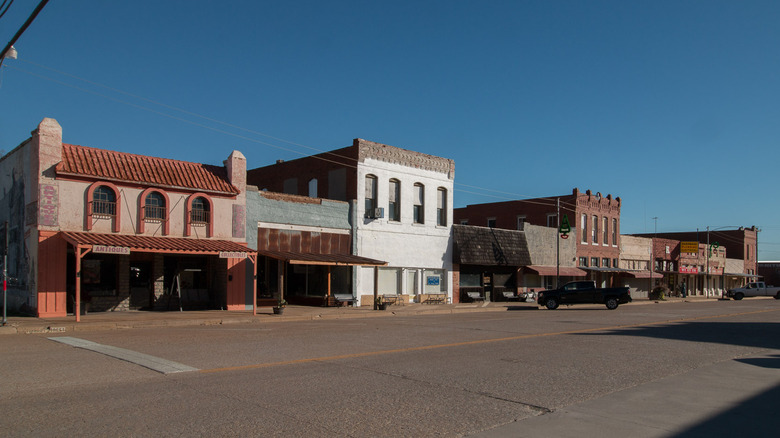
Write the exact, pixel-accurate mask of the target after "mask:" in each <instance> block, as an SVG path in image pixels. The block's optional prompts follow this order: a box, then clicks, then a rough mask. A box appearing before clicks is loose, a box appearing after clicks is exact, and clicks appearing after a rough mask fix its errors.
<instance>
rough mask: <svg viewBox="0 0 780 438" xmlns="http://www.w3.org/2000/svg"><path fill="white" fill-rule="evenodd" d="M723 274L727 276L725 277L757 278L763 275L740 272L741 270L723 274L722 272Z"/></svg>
mask: <svg viewBox="0 0 780 438" xmlns="http://www.w3.org/2000/svg"><path fill="white" fill-rule="evenodd" d="M723 275H724V276H727V277H746V278H759V277H763V275H756V274H743V273H741V272H740V273H731V272H727V273H725V274H723Z"/></svg>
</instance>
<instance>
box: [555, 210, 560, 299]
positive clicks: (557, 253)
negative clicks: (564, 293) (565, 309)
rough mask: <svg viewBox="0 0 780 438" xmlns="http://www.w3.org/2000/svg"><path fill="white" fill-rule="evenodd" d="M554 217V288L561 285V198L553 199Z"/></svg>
mask: <svg viewBox="0 0 780 438" xmlns="http://www.w3.org/2000/svg"><path fill="white" fill-rule="evenodd" d="M555 208H556V212H555V217H556V222H558V223H557V226H556V228H555V288H556V289H558V288H560V287H561V234H560V230H561V198H557V199H556V200H555Z"/></svg>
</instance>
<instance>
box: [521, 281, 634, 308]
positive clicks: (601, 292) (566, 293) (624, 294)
mask: <svg viewBox="0 0 780 438" xmlns="http://www.w3.org/2000/svg"><path fill="white" fill-rule="evenodd" d="M538 297H539V298H538V299H537V300H536V302H537V303H538V304H539V305H540V306H544V307H547V308H548V309H550V310H554V309H557V308H558V306H559V305H561V304H566V305H570V304H604V305H606V306H607V309H610V310H613V309H617V307H618V304H625V303H630V302H631V290H630V289H629V288H627V287H610V288H597V287H596V282H594V281H572V282H570V283H566V284H564V285H563V286H562V287H560V288H558V289H552V290H545V291H542V292H539V293H538Z"/></svg>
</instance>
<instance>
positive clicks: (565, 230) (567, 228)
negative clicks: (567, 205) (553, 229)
mask: <svg viewBox="0 0 780 438" xmlns="http://www.w3.org/2000/svg"><path fill="white" fill-rule="evenodd" d="M558 232H559V233H561V238H562V239H567V238H568V237H569V233H571V225H570V224H569V216H566V215H565V214H564V215H563V217H562V218H561V226H560V227H558Z"/></svg>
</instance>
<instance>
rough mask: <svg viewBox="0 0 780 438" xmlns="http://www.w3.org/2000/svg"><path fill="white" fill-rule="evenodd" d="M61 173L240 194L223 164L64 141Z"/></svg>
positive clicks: (58, 172)
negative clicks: (196, 161)
mask: <svg viewBox="0 0 780 438" xmlns="http://www.w3.org/2000/svg"><path fill="white" fill-rule="evenodd" d="M56 170H57V174H58V175H74V176H82V177H83V176H86V177H91V178H98V179H104V180H109V181H119V182H131V183H146V184H149V185H152V186H159V187H170V188H183V189H191V190H198V191H206V192H218V193H227V194H237V193H239V190H238V189H237V188H236V187H235V186H233V184H231V183H230V181H229V180H228V177H227V171H226V170H225V168H224V167H221V166H212V165H208V164H200V163H190V162H187V161H177V160H170V159H166V158H156V157H148V156H145V155H135V154H128V153H124V152H114V151H108V150H105V149H96V148H89V147H84V146H77V145H72V144H63V145H62V161H61V162H60V163H59V164H57V168H56Z"/></svg>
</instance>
